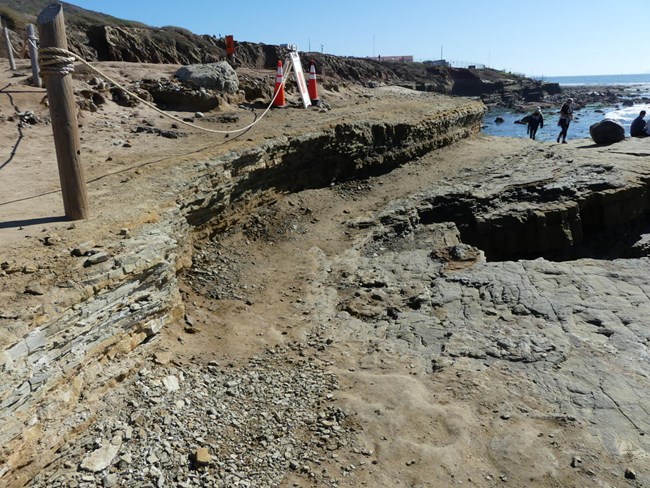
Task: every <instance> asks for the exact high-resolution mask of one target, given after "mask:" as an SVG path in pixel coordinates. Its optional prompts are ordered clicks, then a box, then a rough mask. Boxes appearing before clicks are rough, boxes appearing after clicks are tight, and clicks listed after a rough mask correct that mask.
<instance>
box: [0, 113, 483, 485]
mask: <svg viewBox="0 0 650 488" xmlns="http://www.w3.org/2000/svg"><path fill="white" fill-rule="evenodd" d="M456 106H457V108H454V109H449V110H446V111H442V110H441V111H439V112H437V113H433V114H432V115H431V116H430V117H428V118H422V119H421V120H419V121H418V122H410V123H401V122H388V121H387V122H385V123H377V122H372V123H371V122H366V123H364V122H356V123H339V124H335V125H334V126H333V127H332V128H331V129H328V130H319V131H315V132H313V133H306V134H304V135H302V136H301V137H297V138H279V139H274V140H272V141H269V142H268V143H266V144H263V145H260V146H259V147H257V148H256V149H254V150H247V151H243V152H232V153H228V154H227V155H225V156H223V157H222V158H219V159H216V160H213V161H207V162H205V163H203V164H201V165H199V166H200V167H197V173H196V174H195V175H194V178H189V179H187V180H183V181H179V182H177V185H176V190H175V191H176V193H177V195H178V197H177V205H176V206H175V207H174V208H171V209H168V210H166V211H165V212H162V213H161V215H160V217H159V218H152V219H151V222H150V223H149V224H146V225H143V226H142V228H141V229H139V231H138V233H137V235H136V236H134V237H133V238H129V239H121V238H118V239H117V240H116V241H115V242H110V243H105V244H104V249H105V250H104V251H102V252H101V253H97V252H95V253H94V254H92V255H90V254H88V252H87V251H88V250H89V249H92V248H93V245H92V244H88V243H86V244H84V245H80V246H78V250H77V251H76V252H75V251H73V253H74V255H75V256H79V258H77V259H79V260H80V261H79V262H78V263H77V266H81V268H80V271H79V272H80V276H79V277H78V278H77V279H76V281H75V282H70V283H69V284H67V285H65V284H58V285H57V287H56V288H55V289H53V290H52V291H51V292H49V293H48V292H45V291H44V290H34V293H39V294H40V295H39V296H40V301H41V302H42V303H45V304H50V305H48V306H46V307H42V308H40V309H39V310H37V311H29V313H28V311H25V310H24V308H23V306H22V305H21V303H15V304H8V305H7V307H6V308H3V315H2V319H3V322H6V328H5V330H6V333H5V335H4V336H3V346H2V351H1V353H0V358H1V359H2V363H1V364H2V367H3V370H4V377H3V384H2V389H1V390H0V405H2V416H1V417H0V440H1V441H2V446H3V448H2V465H3V468H2V472H1V473H0V476H3V478H2V481H3V483H4V482H5V481H6V485H5V486H8V487H9V486H12V487H13V486H22V485H23V483H24V482H25V481H26V480H28V479H29V478H30V476H31V475H33V474H34V473H35V472H37V471H38V469H39V468H40V467H42V466H43V465H44V464H45V463H47V460H48V458H49V454H51V453H52V452H53V451H54V450H56V448H57V447H58V446H59V445H60V443H61V442H63V441H64V439H65V437H66V436H67V435H68V434H69V433H71V432H73V431H76V430H78V429H83V428H84V427H85V426H86V425H88V424H89V423H90V422H92V420H93V406H92V405H93V403H94V402H96V401H98V400H99V399H100V398H101V395H102V393H103V392H105V391H106V390H107V389H110V388H111V385H114V384H116V383H117V382H120V381H123V380H124V378H126V377H128V375H129V374H130V373H129V371H130V370H131V367H132V366H133V364H134V361H137V358H135V357H134V356H137V354H136V355H133V354H132V353H133V351H134V350H137V348H138V347H139V346H140V345H142V344H143V343H146V342H147V341H148V340H149V339H150V338H151V337H152V336H153V335H155V334H156V333H157V332H158V331H159V330H160V329H161V327H163V326H165V325H166V324H170V323H172V322H173V321H175V320H177V319H178V318H179V317H180V316H181V315H182V312H183V303H182V301H181V300H180V295H179V290H178V284H177V279H176V273H177V271H178V270H179V269H181V268H183V267H184V266H187V264H188V263H189V259H190V257H191V242H192V239H191V234H192V231H193V229H195V228H198V227H204V226H208V225H210V223H211V220H212V219H213V218H214V216H215V215H216V214H219V213H221V214H223V213H225V212H226V211H227V209H228V208H230V207H231V206H233V205H236V204H237V202H238V201H240V199H243V198H246V199H249V200H250V199H255V198H256V195H258V194H259V193H262V192H263V191H264V190H265V189H268V188H276V189H279V190H281V191H297V190H300V189H304V188H315V187H319V186H322V185H328V184H329V183H330V182H331V181H333V180H335V179H345V178H351V177H354V176H360V175H370V174H379V173H382V172H387V171H390V169H392V168H394V167H396V166H397V165H401V164H404V163H406V162H408V161H409V160H411V159H413V158H416V157H418V156H420V155H423V154H426V153H428V152H430V151H432V150H434V149H436V148H439V147H443V146H445V145H448V144H452V143H453V142H455V141H457V140H459V139H462V138H466V137H468V136H470V135H472V134H476V133H477V132H478V131H479V130H480V123H481V120H482V117H483V111H484V106H483V105H482V104H480V103H476V102H463V103H458V104H457V105H456ZM222 217H223V216H222ZM3 271H4V272H5V275H6V276H8V277H9V278H11V277H12V276H14V277H16V278H17V279H18V278H19V277H20V276H23V274H21V273H20V271H21V270H20V269H13V268H10V265H7V266H6V267H5V268H3ZM31 312H33V313H31ZM82 400H83V401H82ZM36 446H38V448H36Z"/></svg>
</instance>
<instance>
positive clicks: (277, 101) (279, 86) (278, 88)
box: [273, 60, 287, 107]
mask: <svg viewBox="0 0 650 488" xmlns="http://www.w3.org/2000/svg"><path fill="white" fill-rule="evenodd" d="M273 106H274V107H286V106H287V102H286V100H285V98H284V75H283V73H282V61H279V60H278V72H277V74H276V75H275V90H274V91H273Z"/></svg>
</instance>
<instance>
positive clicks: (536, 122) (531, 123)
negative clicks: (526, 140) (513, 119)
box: [528, 107, 544, 140]
mask: <svg viewBox="0 0 650 488" xmlns="http://www.w3.org/2000/svg"><path fill="white" fill-rule="evenodd" d="M538 127H539V128H541V127H544V116H543V115H542V108H541V107H537V108H536V109H535V111H534V112H533V113H532V114H531V115H530V117H529V118H528V135H529V136H530V138H531V139H533V140H535V135H536V134H537V128H538Z"/></svg>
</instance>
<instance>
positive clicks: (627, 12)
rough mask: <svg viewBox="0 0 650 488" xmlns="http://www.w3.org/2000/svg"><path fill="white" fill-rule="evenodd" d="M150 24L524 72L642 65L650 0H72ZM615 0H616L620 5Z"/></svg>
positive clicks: (591, 71)
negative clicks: (441, 58)
mask: <svg viewBox="0 0 650 488" xmlns="http://www.w3.org/2000/svg"><path fill="white" fill-rule="evenodd" d="M70 3H73V4H75V5H78V6H80V7H83V8H86V9H89V10H95V11H98V12H103V13H106V14H110V15H113V16H115V17H120V18H124V19H129V20H137V21H140V22H143V23H145V24H148V25H150V26H155V27H162V26H168V25H174V26H179V27H185V28H186V29H189V30H191V31H192V32H194V33H196V34H214V35H222V36H225V35H226V34H232V35H233V36H234V37H235V40H236V41H249V42H263V43H265V44H284V43H289V44H296V45H297V46H298V49H299V50H301V51H307V50H309V49H311V50H312V51H323V52H325V53H329V54H335V55H338V56H378V55H382V56H392V55H413V56H414V57H415V60H416V61H423V60H426V59H440V57H441V53H442V56H443V57H444V58H445V59H447V60H450V61H457V62H466V63H471V64H473V63H478V64H485V65H488V66H490V67H492V68H496V69H505V70H508V71H513V72H517V73H523V74H526V75H528V76H567V75H597V74H623V73H648V72H650V56H649V55H648V51H649V50H650V40H649V39H650V36H648V35H647V34H648V31H649V30H650V1H648V0H623V1H622V2H620V4H618V5H616V4H615V2H614V3H613V2H612V1H611V0H538V1H532V0H491V1H490V0H402V1H394V0H393V1H388V0H347V1H342V0H326V1H310V0H300V1H296V0H284V1H273V0H248V1H247V0H235V1H228V0H225V1H215V0H183V1H178V0H176V1H172V0H72V1H70ZM619 5H620V6H619Z"/></svg>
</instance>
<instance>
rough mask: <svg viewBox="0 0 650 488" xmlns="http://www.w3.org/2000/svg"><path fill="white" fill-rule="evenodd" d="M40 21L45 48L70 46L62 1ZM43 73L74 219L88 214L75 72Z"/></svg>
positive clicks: (63, 187) (69, 212)
mask: <svg viewBox="0 0 650 488" xmlns="http://www.w3.org/2000/svg"><path fill="white" fill-rule="evenodd" d="M36 23H37V24H38V33H39V37H40V38H41V48H42V49H45V48H50V47H54V48H60V49H66V50H67V49H68V40H67V38H66V36H65V21H64V19H63V7H62V6H61V4H60V3H55V4H52V5H49V6H47V7H45V8H44V9H43V10H42V11H41V13H40V14H39V15H38V18H37V20H36ZM41 75H42V76H43V77H44V78H45V87H46V88H47V99H48V103H49V105H50V117H51V118H52V132H53V133H54V146H55V147H56V159H57V163H58V165H59V180H60V181H61V191H62V193H63V206H64V208H65V214H66V216H67V217H69V218H70V219H72V220H81V219H85V218H87V216H88V198H87V197H86V182H85V178H84V172H83V167H82V166H81V149H80V147H81V142H80V140H79V128H78V126H77V104H76V103H75V97H74V92H73V89H72V76H71V75H70V74H59V73H54V72H51V71H50V69H43V70H41Z"/></svg>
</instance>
